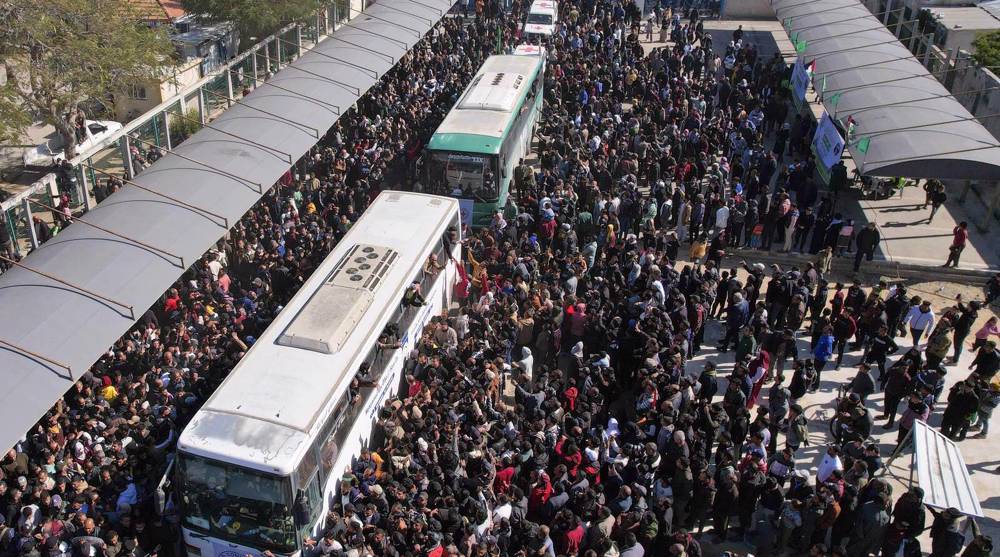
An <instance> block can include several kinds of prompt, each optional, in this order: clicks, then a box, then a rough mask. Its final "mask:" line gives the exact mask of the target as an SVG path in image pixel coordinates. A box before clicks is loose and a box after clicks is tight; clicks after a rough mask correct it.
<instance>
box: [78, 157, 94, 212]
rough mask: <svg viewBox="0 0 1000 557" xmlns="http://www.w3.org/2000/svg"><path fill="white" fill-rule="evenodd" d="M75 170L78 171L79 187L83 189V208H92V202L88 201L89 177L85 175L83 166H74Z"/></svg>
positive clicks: (85, 171) (88, 209)
mask: <svg viewBox="0 0 1000 557" xmlns="http://www.w3.org/2000/svg"><path fill="white" fill-rule="evenodd" d="M76 170H77V171H78V172H79V173H80V188H81V189H82V190H83V208H84V209H86V210H87V211H90V210H91V209H93V208H94V204H93V203H91V201H90V179H89V177H88V176H87V170H86V169H85V168H83V166H78V167H76Z"/></svg>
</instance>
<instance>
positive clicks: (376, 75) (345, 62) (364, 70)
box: [276, 37, 378, 79]
mask: <svg viewBox="0 0 1000 557" xmlns="http://www.w3.org/2000/svg"><path fill="white" fill-rule="evenodd" d="M276 38H277V39H278V40H279V41H281V42H286V43H287V42H289V41H286V40H285V39H282V38H281V37H276ZM291 44H295V43H291ZM306 54H315V55H317V56H322V57H323V58H329V59H330V60H333V61H336V62H339V63H341V64H344V65H345V66H350V67H352V68H354V69H357V70H361V71H363V72H365V73H367V74H368V75H370V76H372V77H374V78H376V79H378V72H376V71H375V70H372V69H369V68H366V67H364V66H359V65H358V64H355V63H354V62H348V61H347V60H344V59H342V58H337V57H336V56H331V55H329V54H326V53H323V52H319V51H317V50H316V49H313V50H310V51H309V52H307V53H306ZM303 56H305V54H303Z"/></svg>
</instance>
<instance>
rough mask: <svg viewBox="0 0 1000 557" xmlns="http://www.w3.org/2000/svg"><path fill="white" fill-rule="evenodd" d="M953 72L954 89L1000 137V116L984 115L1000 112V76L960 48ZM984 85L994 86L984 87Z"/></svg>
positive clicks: (952, 90) (952, 89) (972, 111)
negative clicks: (977, 64) (974, 60)
mask: <svg viewBox="0 0 1000 557" xmlns="http://www.w3.org/2000/svg"><path fill="white" fill-rule="evenodd" d="M955 67H956V68H957V69H956V70H955V71H953V72H951V74H952V75H951V79H952V82H951V84H950V85H951V87H950V89H951V92H952V94H953V95H955V98H956V99H958V101H959V102H961V103H962V104H963V105H964V106H965V108H967V109H968V110H969V112H970V113H972V115H973V116H975V117H977V118H980V123H981V124H982V125H983V126H984V127H985V128H986V129H987V130H989V131H990V133H991V134H993V137H997V138H1000V118H984V117H985V116H992V115H995V114H997V113H1000V77H997V75H996V74H995V73H993V72H991V71H990V70H987V69H983V68H978V67H976V65H975V64H974V63H973V62H972V58H971V57H970V56H969V53H968V52H965V51H960V52H959V53H958V57H957V59H956V60H955ZM984 89H991V90H989V91H984Z"/></svg>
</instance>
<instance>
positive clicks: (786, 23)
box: [782, 17, 792, 29]
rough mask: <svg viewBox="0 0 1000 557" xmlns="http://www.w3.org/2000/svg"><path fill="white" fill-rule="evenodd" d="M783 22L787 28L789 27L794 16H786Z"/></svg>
mask: <svg viewBox="0 0 1000 557" xmlns="http://www.w3.org/2000/svg"><path fill="white" fill-rule="evenodd" d="M782 23H783V24H784V25H785V28H786V29H787V28H789V27H791V26H792V18H790V17H786V18H785V21H783V22H782Z"/></svg>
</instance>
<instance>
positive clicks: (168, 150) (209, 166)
mask: <svg viewBox="0 0 1000 557" xmlns="http://www.w3.org/2000/svg"><path fill="white" fill-rule="evenodd" d="M205 126H206V127H207V126H208V124H205ZM213 129H214V128H213ZM129 137H131V136H129ZM132 139H134V140H136V141H138V142H139V143H142V144H143V145H147V146H150V147H156V148H157V149H163V150H164V151H166V152H168V153H170V154H171V155H174V156H175V157H178V158H182V159H184V160H186V161H188V162H192V163H194V164H197V165H198V166H200V167H202V168H207V169H208V170H210V171H212V172H218V173H219V174H222V175H223V176H228V177H229V178H232V179H234V180H238V181H240V182H243V183H244V184H247V185H250V186H257V193H260V194H263V193H264V186H262V185H261V184H258V183H257V182H254V181H253V180H247V179H246V178H243V177H241V176H237V175H235V174H233V173H232V172H226V171H225V170H219V169H218V168H216V167H214V166H212V165H210V164H205V163H203V162H201V161H199V160H197V159H193V158H191V157H189V156H187V155H182V154H180V153H178V152H177V151H175V150H173V149H165V148H163V147H160V146H158V145H156V144H154V143H150V142H148V141H146V140H144V139H139V138H138V137H132ZM130 158H131V157H130Z"/></svg>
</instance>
